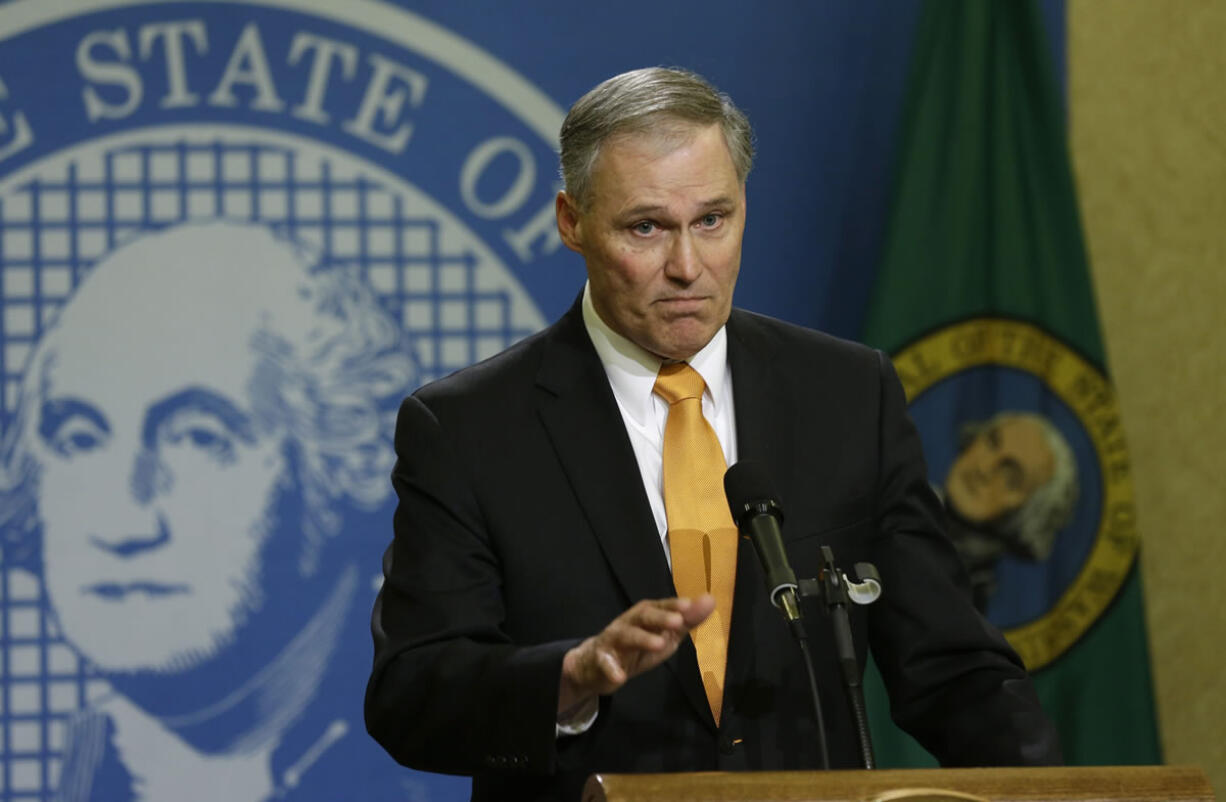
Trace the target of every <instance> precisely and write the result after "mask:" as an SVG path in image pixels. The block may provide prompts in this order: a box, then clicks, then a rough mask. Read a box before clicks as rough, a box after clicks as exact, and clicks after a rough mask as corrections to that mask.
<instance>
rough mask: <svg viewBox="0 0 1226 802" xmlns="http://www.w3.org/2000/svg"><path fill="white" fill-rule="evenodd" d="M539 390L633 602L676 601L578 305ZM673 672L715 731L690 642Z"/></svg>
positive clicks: (556, 442) (551, 350)
mask: <svg viewBox="0 0 1226 802" xmlns="http://www.w3.org/2000/svg"><path fill="white" fill-rule="evenodd" d="M537 390H538V402H537V409H538V411H539V414H540V416H541V421H542V423H543V424H544V426H545V429H546V431H547V432H548V433H549V437H550V439H551V441H552V443H553V448H554V451H555V452H556V453H557V455H558V459H559V460H560V462H561V463H562V467H563V469H564V470H565V473H566V476H567V477H568V479H569V481H570V483H571V487H572V489H573V490H574V493H575V497H576V498H577V499H578V500H579V504H580V506H581V507H582V508H583V511H584V514H585V515H586V517H587V520H588V523H589V525H590V526H591V529H592V532H593V533H594V534H595V536H596V539H597V541H598V542H599V544H600V548H601V550H602V551H603V553H604V555H605V559H606V560H608V563H609V567H610V569H611V570H612V572H613V575H614V577H616V579H617V582H618V584H619V585H620V586H621V587H622V589H623V590H624V591H625V594H626V597H627V601H628V602H631V603H632V602H635V601H638V600H640V599H661V598H668V597H670V596H675V595H676V591H675V590H674V588H673V581H672V575H671V574H670V573H669V570H668V563H667V561H666V560H665V558H664V549H663V547H662V545H661V543H660V538H659V535H658V533H657V530H656V523H655V519H654V517H653V516H652V514H651V506H650V504H649V503H648V501H647V497H646V494H645V493H644V490H643V483H642V481H641V480H640V478H639V476H640V473H639V468H638V462H637V460H636V459H635V456H634V449H633V448H632V447H631V445H630V440H629V437H628V436H627V435H626V430H625V426H624V425H622V421H621V413H620V411H619V410H618V408H617V401H616V400H615V399H614V397H613V391H612V389H610V387H609V381H608V378H607V377H606V376H605V373H604V368H603V366H602V365H601V364H600V359H599V357H598V356H597V355H596V351H595V349H594V348H593V347H592V343H591V340H590V339H589V338H588V335H587V331H586V329H585V328H584V326H583V316H582V311H581V308H580V306H579V304H578V303H576V304H575V305H574V306H573V307H572V308H571V310H570V311H569V312H567V314H566V315H565V316H563V317H562V319H561V320H559V321H558V323H557V325H556V326H555V327H554V332H553V336H552V337H551V338H550V341H549V343H548V344H547V347H546V349H545V353H544V355H543V357H542V360H541V368H540V371H539V373H538V375H537ZM667 665H668V666H669V669H670V670H671V671H673V673H674V674H675V675H676V677H677V679H678V681H679V682H680V683H681V686H682V689H683V691H684V693H685V695H686V697H687V698H688V699H689V700H690V702H691V704H692V705H694V707H695V708H696V709H697V710H698V711H699V712H700V713H705V716H706V719H707V720H708V722H709V723H710V725H711V726H714V720H713V719H712V718H711V710H710V707H709V706H708V705H707V699H706V695H705V692H704V691H703V687H702V680H701V679H700V677H699V673H698V659H697V656H696V654H695V651H694V645H693V643H692V642H691V641H690V640H689V639H688V638H687V639H686V640H685V641H684V642H682V644H681V647H680V648H679V649H678V650H677V653H676V654H675V655H674V656H673V658H672V659H670V660H669V661H668V662H667Z"/></svg>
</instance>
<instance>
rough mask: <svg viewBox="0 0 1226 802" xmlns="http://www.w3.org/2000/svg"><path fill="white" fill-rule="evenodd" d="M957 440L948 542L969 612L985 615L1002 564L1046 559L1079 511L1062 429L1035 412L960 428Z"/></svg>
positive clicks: (948, 491) (949, 481)
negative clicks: (959, 566)
mask: <svg viewBox="0 0 1226 802" xmlns="http://www.w3.org/2000/svg"><path fill="white" fill-rule="evenodd" d="M960 439H961V443H960V448H959V449H958V456H957V457H956V458H955V459H954V463H953V465H951V466H950V468H949V473H948V474H947V475H946V478H945V488H944V493H945V503H946V506H947V507H948V510H949V513H950V522H949V535H950V539H951V540H952V541H953V543H954V547H955V548H957V550H958V555H959V556H960V557H961V558H962V562H963V564H964V565H965V566H966V570H967V573H968V574H969V575H970V581H971V591H972V593H973V595H974V598H975V606H976V607H978V608H979V609H980V610H986V609H987V605H988V602H989V601H991V599H992V595H993V594H994V593H995V591H996V564H997V563H998V562H999V561H1000V559H1001V557H1003V556H1005V555H1010V556H1012V557H1016V558H1018V559H1021V560H1026V561H1028V562H1042V561H1043V560H1046V559H1047V558H1048V556H1050V555H1051V550H1052V547H1053V546H1054V545H1055V542H1056V534H1057V533H1058V532H1059V531H1060V530H1061V529H1062V528H1063V527H1064V525H1065V524H1067V523H1068V522H1069V519H1070V518H1071V517H1072V514H1073V509H1074V507H1075V506H1076V504H1077V493H1078V487H1077V461H1076V459H1075V458H1074V457H1073V450H1072V448H1071V447H1070V446H1069V444H1068V440H1066V439H1065V438H1064V435H1063V434H1061V433H1060V430H1059V429H1057V428H1056V427H1055V426H1054V425H1053V424H1052V423H1051V421H1049V420H1047V418H1045V417H1043V416H1042V415H1037V414H1035V413H1027V412H1013V411H1006V412H1001V413H998V414H997V415H994V416H993V417H992V418H991V420H988V421H986V422H980V423H972V424H968V425H967V426H965V427H963V431H962V432H961V435H960Z"/></svg>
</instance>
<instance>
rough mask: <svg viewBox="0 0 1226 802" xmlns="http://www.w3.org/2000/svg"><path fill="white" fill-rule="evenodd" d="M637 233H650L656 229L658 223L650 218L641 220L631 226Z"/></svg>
mask: <svg viewBox="0 0 1226 802" xmlns="http://www.w3.org/2000/svg"><path fill="white" fill-rule="evenodd" d="M630 228H631V229H632V230H633V231H634V233H635V234H644V235H646V234H650V233H651V232H653V231H655V230H656V224H655V223H653V222H651V221H650V220H640V221H639V222H637V223H635V224H634V225H632V226H631V227H630Z"/></svg>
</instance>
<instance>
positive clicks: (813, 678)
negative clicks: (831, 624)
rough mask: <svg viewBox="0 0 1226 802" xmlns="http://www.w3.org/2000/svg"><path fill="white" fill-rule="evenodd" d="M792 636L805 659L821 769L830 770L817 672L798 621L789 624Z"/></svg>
mask: <svg viewBox="0 0 1226 802" xmlns="http://www.w3.org/2000/svg"><path fill="white" fill-rule="evenodd" d="M790 623H791V624H792V634H793V635H794V636H796V643H797V644H798V645H799V646H800V652H801V654H802V655H804V658H805V670H806V671H808V672H809V696H810V697H811V698H812V699H813V715H814V717H815V718H816V719H817V748H818V751H819V753H820V755H819V756H820V757H821V759H822V768H823V769H824V770H826V771H829V770H830V750H829V749H828V748H827V747H826V720H825V718H824V717H823V716H822V697H821V696H820V695H819V694H818V692H817V672H816V671H815V670H814V668H813V655H812V654H810V653H809V639H808V638H807V637H805V630H804V624H803V623H802V622H801V621H800V619H796V620H795V621H792V622H790Z"/></svg>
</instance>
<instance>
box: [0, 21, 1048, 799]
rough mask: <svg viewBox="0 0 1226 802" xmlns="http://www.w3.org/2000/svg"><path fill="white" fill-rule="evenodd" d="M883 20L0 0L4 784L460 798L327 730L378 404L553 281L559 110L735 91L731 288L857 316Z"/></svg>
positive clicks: (874, 193)
mask: <svg viewBox="0 0 1226 802" xmlns="http://www.w3.org/2000/svg"><path fill="white" fill-rule="evenodd" d="M1046 8H1047V12H1048V16H1049V18H1050V21H1051V28H1052V30H1053V31H1054V32H1055V33H1056V35H1057V41H1062V40H1061V39H1060V38H1059V35H1060V31H1061V30H1062V26H1061V24H1060V21H1059V15H1060V14H1061V13H1062V4H1061V3H1058V2H1054V1H1053V2H1049V3H1047V4H1046ZM917 12H918V3H917V2H913V1H912V0H864V1H863V2H859V3H855V4H851V3H846V4H815V3H803V2H782V0H780V1H778V2H771V3H761V4H758V5H756V6H754V10H753V12H752V13H746V7H745V6H743V5H742V4H738V3H731V2H722V1H717V2H712V3H707V4H704V5H701V6H694V5H693V4H681V3H668V2H664V3H661V2H626V3H620V4H612V5H605V4H593V5H591V6H590V7H589V6H585V5H582V4H571V5H559V4H556V3H547V2H543V1H542V0H530V1H525V2H517V3H504V2H492V1H491V2H484V3H475V2H474V3H455V2H443V1H442V0H438V1H437V2H435V1H426V0H418V1H415V2H402V3H399V4H390V3H380V2H368V1H367V0H362V1H361V2H359V1H357V0H351V1H350V2H346V3H333V2H329V1H328V0H278V2H271V1H270V2H216V3H194V2H182V3H181V2H172V3H158V4H152V3H145V2H120V1H119V0H91V2H75V3H68V2H46V1H45V0H12V1H11V2H6V3H2V4H0V378H2V381H3V389H2V396H0V401H2V403H0V425H2V426H3V436H2V439H0V448H2V451H0V460H2V462H0V527H2V529H0V569H2V570H0V622H2V623H0V655H2V658H0V799H11V800H33V799H51V798H63V799H96V800H118V799H125V798H135V797H137V796H139V797H140V798H147V799H154V800H159V799H175V800H185V799H188V800H190V799H231V800H244V799H252V800H255V799H263V798H295V799H298V798H301V799H311V800H334V799H335V800H340V799H355V798H360V799H382V798H388V799H413V800H444V799H456V798H464V797H466V794H467V790H466V789H467V781H463V780H455V779H448V778H435V777H430V776H426V775H421V774H417V773H414V772H411V771H408V770H405V769H402V768H400V767H397V766H395V765H394V764H393V763H392V762H391V761H390V760H389V759H388V758H386V757H385V756H384V755H383V754H382V753H381V751H380V750H379V749H378V747H377V746H376V745H375V744H374V743H373V742H372V741H370V740H369V739H368V738H367V737H366V735H365V732H364V730H363V727H362V723H361V714H360V706H361V693H362V688H363V684H364V682H365V676H366V672H367V670H368V667H369V659H370V645H369V635H368V626H367V619H368V615H369V610H370V604H371V602H372V600H373V597H374V593H375V592H376V589H377V583H378V575H379V555H380V553H381V551H382V549H383V548H384V547H385V545H386V543H387V541H388V539H389V538H390V525H389V521H390V510H391V506H392V503H393V502H392V499H391V498H390V487H389V485H388V482H387V473H388V471H389V470H390V460H391V448H390V436H391V428H390V427H391V424H392V421H393V419H394V412H395V409H396V405H397V403H398V401H399V399H400V397H402V396H403V395H404V394H406V393H408V392H410V391H411V390H412V389H413V388H414V387H416V386H418V385H419V384H421V383H422V382H424V381H428V380H430V379H432V378H435V377H438V376H440V375H444V374H446V373H448V372H450V371H452V370H454V369H457V368H459V367H462V366H464V365H466V364H469V363H470V362H472V361H474V360H476V359H479V358H481V357H483V356H486V355H489V354H491V353H494V352H496V351H497V350H500V349H501V348H503V347H505V346H506V345H508V344H509V343H510V342H513V341H514V340H515V339H518V338H519V337H522V336H524V335H525V334H527V333H529V332H531V331H534V330H536V329H538V328H540V327H541V326H542V325H544V324H545V323H546V322H548V321H550V320H552V319H554V318H556V317H557V316H558V315H559V314H561V312H562V311H563V310H564V309H565V308H566V307H567V306H568V305H569V304H570V303H571V301H572V300H573V299H574V297H575V295H576V293H577V292H578V290H579V288H580V287H581V285H582V281H583V270H582V265H581V262H580V260H579V258H578V257H577V256H576V255H574V254H572V253H570V252H569V251H567V250H565V249H564V248H561V247H560V246H559V243H558V242H557V240H556V233H555V232H554V230H553V218H552V199H553V195H554V193H555V192H556V190H557V188H558V182H557V177H556V164H555V158H556V154H555V148H556V144H555V142H556V132H557V127H558V124H559V123H560V121H561V118H562V115H563V114H564V112H565V109H566V107H567V106H568V105H569V104H570V102H572V101H573V100H574V99H575V98H577V97H578V96H579V95H581V94H582V93H583V92H584V91H586V90H587V89H588V88H590V87H591V86H592V85H594V84H595V83H597V82H599V81H600V80H602V79H604V78H606V77H608V76H610V75H612V74H614V73H617V72H621V71H623V70H626V69H631V68H635V67H640V66H646V65H651V64H664V65H679V66H685V67H688V68H690V69H694V70H696V71H698V72H700V73H702V74H704V75H705V76H706V77H707V78H709V79H710V80H711V81H712V82H713V83H715V84H716V85H717V86H719V87H721V88H722V89H724V90H725V91H727V92H728V93H729V94H731V95H732V96H733V98H735V99H736V101H737V102H738V104H739V105H741V107H742V108H743V109H744V110H745V111H746V112H747V113H748V115H749V117H750V119H751V120H752V122H753V123H754V126H755V129H756V132H757V139H758V158H757V162H756V166H755V168H754V172H753V174H752V175H751V177H750V180H749V192H748V228H747V234H746V239H745V248H744V258H743V266H742V272H741V280H740V286H739V287H738V293H737V301H738V303H739V305H741V306H744V307H748V308H751V309H754V310H757V311H760V312H764V313H767V314H771V315H775V316H778V317H781V318H786V319H789V320H792V321H795V322H799V323H803V324H806V325H811V326H816V327H819V328H824V329H826V330H829V331H832V332H834V333H837V334H841V335H844V336H851V337H854V336H856V335H857V334H858V332H859V328H860V323H861V320H862V317H863V313H864V304H865V301H866V298H867V296H868V291H869V288H870V286H871V282H872V276H873V268H874V264H875V261H876V258H877V248H878V243H879V242H880V237H881V230H882V226H883V223H884V219H885V211H886V206H887V204H888V197H889V190H890V180H889V176H890V172H891V166H892V155H893V141H894V134H895V127H896V124H897V119H898V116H899V109H900V105H901V99H902V95H903V92H904V90H905V83H906V73H907V60H908V56H909V52H910V40H911V33H912V29H913V27H914V24H915V20H916V16H917ZM57 794H58V797H57Z"/></svg>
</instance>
